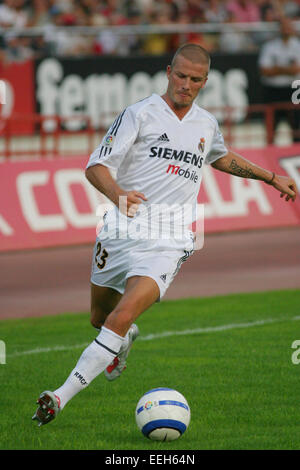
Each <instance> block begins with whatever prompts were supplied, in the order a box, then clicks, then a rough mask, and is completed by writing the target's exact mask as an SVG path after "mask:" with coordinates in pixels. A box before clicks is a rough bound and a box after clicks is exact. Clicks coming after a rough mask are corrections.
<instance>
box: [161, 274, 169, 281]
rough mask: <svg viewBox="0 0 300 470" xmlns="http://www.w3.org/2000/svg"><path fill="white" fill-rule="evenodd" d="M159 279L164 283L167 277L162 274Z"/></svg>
mask: <svg viewBox="0 0 300 470" xmlns="http://www.w3.org/2000/svg"><path fill="white" fill-rule="evenodd" d="M160 278H161V280H162V281H163V282H166V280H167V275H166V274H162V275H161V276H160Z"/></svg>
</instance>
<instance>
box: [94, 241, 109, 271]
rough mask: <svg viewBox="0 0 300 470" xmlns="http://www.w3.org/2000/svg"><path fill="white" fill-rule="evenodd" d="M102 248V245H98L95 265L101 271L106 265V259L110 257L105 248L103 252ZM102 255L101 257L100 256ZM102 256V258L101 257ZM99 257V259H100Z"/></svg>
mask: <svg viewBox="0 0 300 470" xmlns="http://www.w3.org/2000/svg"><path fill="white" fill-rule="evenodd" d="M101 249H102V246H101V243H100V242H98V243H97V249H96V255H95V263H96V265H97V266H98V268H99V269H103V268H104V266H105V265H106V258H107V257H108V253H107V251H106V249H105V248H103V250H102V252H101ZM100 255H101V256H100ZM99 256H100V257H99ZM98 257H99V259H98Z"/></svg>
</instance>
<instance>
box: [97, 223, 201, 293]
mask: <svg viewBox="0 0 300 470" xmlns="http://www.w3.org/2000/svg"><path fill="white" fill-rule="evenodd" d="M193 248H194V236H193V233H192V232H191V231H187V232H186V235H185V237H184V238H183V239H180V240H178V239H156V240H143V239H142V240H139V239H132V238H126V239H120V238H118V239H116V238H111V237H110V233H109V231H105V230H104V227H103V228H102V230H101V231H100V233H99V235H98V236H97V238H96V243H95V247H94V252H93V260H92V272H91V282H92V284H95V285H98V286H105V287H111V288H112V289H115V290H116V291H118V292H120V293H121V294H123V293H124V290H125V285H126V280H127V279H128V278H130V277H132V276H147V277H150V278H152V279H154V281H155V282H156V283H157V285H158V287H159V290H160V299H161V298H162V297H163V296H164V294H165V292H166V290H167V289H168V287H169V285H170V284H171V282H172V281H173V279H174V277H175V276H176V274H177V273H178V271H179V269H180V267H181V265H182V263H183V262H184V261H186V260H187V259H188V258H189V257H190V256H191V255H192V254H193V251H194V250H193Z"/></svg>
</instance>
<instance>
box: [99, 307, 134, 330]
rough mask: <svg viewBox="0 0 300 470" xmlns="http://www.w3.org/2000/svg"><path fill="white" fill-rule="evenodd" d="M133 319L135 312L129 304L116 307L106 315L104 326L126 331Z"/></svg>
mask: <svg viewBox="0 0 300 470" xmlns="http://www.w3.org/2000/svg"><path fill="white" fill-rule="evenodd" d="M134 320H135V312H134V310H133V309H132V308H131V307H130V306H125V305H123V306H122V307H116V308H115V309H114V310H113V311H112V312H111V314H110V315H109V316H108V317H107V319H106V322H105V326H107V327H108V328H112V329H115V328H117V329H120V330H123V331H125V330H126V331H127V329H128V328H129V327H130V326H131V324H132V323H133V322H134Z"/></svg>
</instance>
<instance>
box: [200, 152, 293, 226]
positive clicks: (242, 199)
mask: <svg viewBox="0 0 300 470" xmlns="http://www.w3.org/2000/svg"><path fill="white" fill-rule="evenodd" d="M236 152H237V153H240V154H241V155H242V156H243V157H245V158H247V159H249V160H250V161H251V162H253V163H255V164H257V165H259V166H261V167H263V168H266V169H268V170H270V171H275V172H276V173H277V174H281V175H287V176H291V177H293V178H294V179H295V181H296V183H297V186H298V189H299V191H300V144H295V145H291V146H289V147H284V148H283V147H275V146H268V147H265V148H263V149H243V150H242V151H239V150H236ZM198 201H199V203H205V208H204V216H205V222H204V223H205V232H206V233H208V232H221V231H229V230H244V229H254V228H264V227H282V226H290V225H298V224H299V223H300V197H298V200H297V201H296V202H294V203H293V202H291V201H289V203H287V202H286V201H285V200H284V199H282V198H280V193H279V192H278V191H276V190H275V189H274V188H273V187H272V186H268V185H267V184H265V183H262V182H261V181H257V180H249V179H244V178H237V177H235V176H229V175H224V173H221V172H219V171H215V170H213V168H211V167H208V168H206V171H205V176H204V178H203V182H202V188H201V190H200V194H199V198H198Z"/></svg>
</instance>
